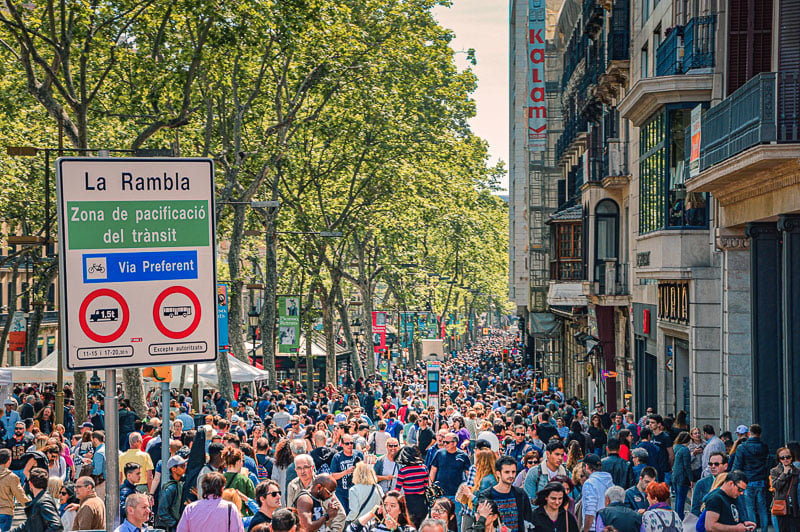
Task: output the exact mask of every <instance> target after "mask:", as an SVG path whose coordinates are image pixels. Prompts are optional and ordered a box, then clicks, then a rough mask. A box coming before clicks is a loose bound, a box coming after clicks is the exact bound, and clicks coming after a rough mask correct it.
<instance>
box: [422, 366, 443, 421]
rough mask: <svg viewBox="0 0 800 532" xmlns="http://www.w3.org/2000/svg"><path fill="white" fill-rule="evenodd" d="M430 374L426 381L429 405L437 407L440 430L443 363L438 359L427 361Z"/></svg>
mask: <svg viewBox="0 0 800 532" xmlns="http://www.w3.org/2000/svg"><path fill="white" fill-rule="evenodd" d="M427 368H428V374H427V377H426V379H425V381H426V382H427V383H428V406H432V407H434V408H435V409H436V419H435V421H436V432H437V433H438V432H439V394H440V393H441V392H440V385H439V384H440V375H441V363H440V362H439V361H436V360H429V361H428V363H427Z"/></svg>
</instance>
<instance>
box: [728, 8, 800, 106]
mask: <svg viewBox="0 0 800 532" xmlns="http://www.w3.org/2000/svg"><path fill="white" fill-rule="evenodd" d="M728 13H729V15H728V94H731V93H732V92H733V91H735V90H736V89H738V88H739V87H741V86H742V85H744V84H745V82H746V81H747V80H749V79H750V78H752V77H753V76H755V75H756V74H758V73H759V72H769V71H770V70H771V65H772V0H728ZM793 33H796V32H794V31H793Z"/></svg>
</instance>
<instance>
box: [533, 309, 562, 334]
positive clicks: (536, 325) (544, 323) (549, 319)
mask: <svg viewBox="0 0 800 532" xmlns="http://www.w3.org/2000/svg"><path fill="white" fill-rule="evenodd" d="M528 324H529V327H530V334H531V336H548V337H551V338H554V337H556V336H559V335H560V334H561V321H560V320H558V319H556V316H555V314H551V313H549V312H531V313H530V319H529V320H528Z"/></svg>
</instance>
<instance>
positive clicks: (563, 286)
mask: <svg viewBox="0 0 800 532" xmlns="http://www.w3.org/2000/svg"><path fill="white" fill-rule="evenodd" d="M547 304H548V305H553V306H568V307H584V306H586V305H587V304H588V301H587V299H586V296H585V295H583V283H582V282H580V281H578V282H574V283H550V290H548V292H547Z"/></svg>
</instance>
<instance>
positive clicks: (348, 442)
mask: <svg viewBox="0 0 800 532" xmlns="http://www.w3.org/2000/svg"><path fill="white" fill-rule="evenodd" d="M342 445H353V442H351V441H343V442H342Z"/></svg>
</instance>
